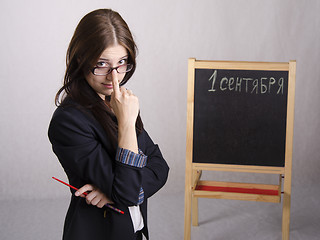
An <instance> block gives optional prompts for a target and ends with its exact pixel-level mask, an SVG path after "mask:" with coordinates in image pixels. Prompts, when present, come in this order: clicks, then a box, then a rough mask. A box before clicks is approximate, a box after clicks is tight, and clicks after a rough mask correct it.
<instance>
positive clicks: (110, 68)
mask: <svg viewBox="0 0 320 240" xmlns="http://www.w3.org/2000/svg"><path fill="white" fill-rule="evenodd" d="M123 66H127V67H128V66H131V69H130V70H128V71H125V72H121V73H127V72H130V71H131V70H132V69H133V64H131V63H129V64H124V65H119V66H117V67H94V68H92V69H91V72H92V74H93V75H95V76H107V75H109V74H110V73H112V71H113V70H114V69H115V70H116V71H117V73H120V72H119V71H118V68H119V67H123ZM97 68H109V71H108V72H107V74H95V73H94V71H95V70H96V69H97Z"/></svg>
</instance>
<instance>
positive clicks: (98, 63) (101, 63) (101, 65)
mask: <svg viewBox="0 0 320 240" xmlns="http://www.w3.org/2000/svg"><path fill="white" fill-rule="evenodd" d="M97 67H109V65H108V64H107V63H106V62H97Z"/></svg>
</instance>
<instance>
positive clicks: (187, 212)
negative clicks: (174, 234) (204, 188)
mask: <svg viewBox="0 0 320 240" xmlns="http://www.w3.org/2000/svg"><path fill="white" fill-rule="evenodd" d="M184 201H185V202H184V240H190V238H191V189H187V187H186V189H185V199H184Z"/></svg>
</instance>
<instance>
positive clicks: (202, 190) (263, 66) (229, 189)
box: [184, 58, 296, 240]
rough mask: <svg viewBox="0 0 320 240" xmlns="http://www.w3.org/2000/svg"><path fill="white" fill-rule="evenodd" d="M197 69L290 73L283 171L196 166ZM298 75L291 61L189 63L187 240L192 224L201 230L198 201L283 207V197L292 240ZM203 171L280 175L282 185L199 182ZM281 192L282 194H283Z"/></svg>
mask: <svg viewBox="0 0 320 240" xmlns="http://www.w3.org/2000/svg"><path fill="white" fill-rule="evenodd" d="M195 69H237V70H242V69H243V70H248V69H249V70H267V71H288V72H289V77H288V78H289V81H288V98H287V124H286V128H287V129H286V143H285V166H284V167H270V166H247V165H230V164H214V163H213V164H211V163H194V162H193V134H194V133H193V123H194V122H193V121H194V82H195ZM295 74H296V62H295V61H290V62H288V63H265V62H227V61H223V62H217V61H197V60H196V59H193V58H192V59H189V62H188V101H187V141H186V175H185V223H184V239H185V240H190V238H191V220H192V225H193V226H198V198H217V199H234V200H246V201H262V202H273V203H280V202H281V194H282V193H283V207H282V239H283V240H289V224H290V202H291V169H292V146H293V120H294V92H295ZM202 170H209V171H227V172H247V173H264V174H265V173H267V174H277V175H279V183H278V184H276V185H269V184H256V183H233V182H213V181H201V180H200V178H201V174H202ZM282 184H283V186H282ZM282 188H283V192H281V191H282V190H281V189H282ZM191 210H192V211H191ZM191 213H192V219H191Z"/></svg>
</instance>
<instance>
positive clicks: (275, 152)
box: [192, 69, 288, 167]
mask: <svg viewBox="0 0 320 240" xmlns="http://www.w3.org/2000/svg"><path fill="white" fill-rule="evenodd" d="M287 95H288V71H260V70H223V69H195V80H194V125H193V160H192V161H193V162H194V163H216V164H236V165H257V166H276V167H283V166H284V164H285V145H286V115H287Z"/></svg>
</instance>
